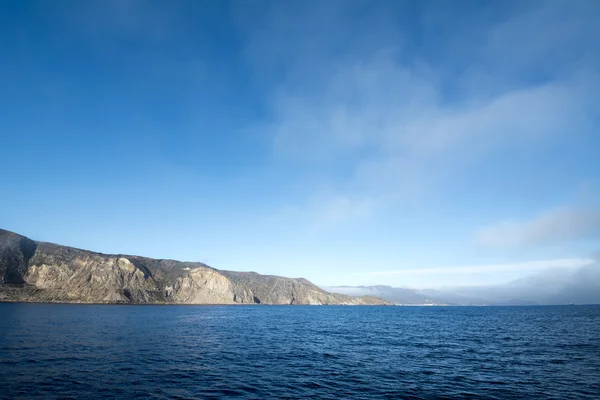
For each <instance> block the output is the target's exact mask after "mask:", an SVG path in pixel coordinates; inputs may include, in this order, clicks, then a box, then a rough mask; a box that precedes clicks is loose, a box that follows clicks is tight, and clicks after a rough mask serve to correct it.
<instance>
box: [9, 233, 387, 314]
mask: <svg viewBox="0 0 600 400" xmlns="http://www.w3.org/2000/svg"><path fill="white" fill-rule="evenodd" d="M0 301H3V302H48V303H107V304H314V305H337V304H343V305H384V304H389V303H388V302H386V301H384V300H381V299H379V298H376V297H372V296H363V297H352V296H347V295H343V294H338V293H330V292H327V291H325V290H323V289H321V288H319V287H318V286H316V285H315V284H313V283H311V282H310V281H308V280H306V279H303V278H284V277H280V276H273V275H261V274H258V273H256V272H237V271H224V270H218V269H215V268H212V267H209V266H208V265H205V264H203V263H199V262H181V261H175V260H163V259H153V258H147V257H140V256H130V255H122V254H118V255H112V254H102V253H96V252H93V251H88V250H81V249H76V248H72V247H67V246H61V245H57V244H53V243H46V242H37V241H34V240H31V239H29V238H27V237H25V236H22V235H19V234H16V233H13V232H10V231H6V230H3V229H0Z"/></svg>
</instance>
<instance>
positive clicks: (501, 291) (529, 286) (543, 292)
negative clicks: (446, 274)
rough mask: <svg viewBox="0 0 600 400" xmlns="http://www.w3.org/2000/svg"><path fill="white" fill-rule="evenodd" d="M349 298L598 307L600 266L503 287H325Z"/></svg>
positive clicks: (413, 302) (548, 272) (542, 274)
mask: <svg viewBox="0 0 600 400" xmlns="http://www.w3.org/2000/svg"><path fill="white" fill-rule="evenodd" d="M325 289H326V290H332V291H335V292H339V293H344V294H347V295H352V296H365V295H368V296H376V297H379V298H382V299H384V300H387V301H389V302H391V303H394V304H398V305H449V306H486V305H559V304H600V263H599V262H597V261H596V262H593V263H591V264H588V265H585V266H583V267H580V268H576V269H548V270H545V271H541V272H537V273H534V274H532V275H530V276H529V277H527V278H524V279H519V280H515V281H512V282H509V283H505V284H498V285H489V286H471V287H468V286H464V287H454V288H450V287H449V288H444V289H439V290H431V289H421V290H419V289H409V288H398V287H391V286H384V285H374V286H332V287H326V288H325Z"/></svg>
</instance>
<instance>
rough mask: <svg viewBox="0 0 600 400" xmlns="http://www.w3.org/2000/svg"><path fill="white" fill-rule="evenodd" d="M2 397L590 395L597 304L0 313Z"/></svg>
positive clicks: (597, 342) (0, 307) (594, 393)
mask: <svg viewBox="0 0 600 400" xmlns="http://www.w3.org/2000/svg"><path fill="white" fill-rule="evenodd" d="M0 320H1V321H2V324H0V337H2V338H3V340H2V341H1V342H0V382H2V386H1V390H0V398H2V399H16V398H32V397H36V398H44V399H96V398H102V399H122V398H129V399H152V398H154V399H171V398H173V399H198V398H202V399H209V398H221V397H232V398H242V399H263V398H298V397H311V398H326V399H334V398H357V399H384V398H414V399H432V398H465V397H472V398H478V399H510V398H525V397H529V398H536V399H550V398H560V399H586V398H587V399H593V398H598V396H600V337H599V336H598V332H599V331H600V306H559V307H369V306H361V307H349V306H322V307H311V306H94V305H43V304H0Z"/></svg>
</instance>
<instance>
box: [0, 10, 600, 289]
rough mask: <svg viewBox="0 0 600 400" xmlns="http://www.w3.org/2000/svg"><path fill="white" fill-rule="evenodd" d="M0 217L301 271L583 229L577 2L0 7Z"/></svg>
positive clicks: (580, 238)
mask: <svg viewBox="0 0 600 400" xmlns="http://www.w3.org/2000/svg"><path fill="white" fill-rule="evenodd" d="M0 8H1V9H0V138H1V141H0V167H1V171H2V175H1V176H2V181H1V185H0V227H2V228H4V229H9V230H12V231H16V232H18V233H21V234H24V235H27V236H29V237H31V238H33V239H37V240H43V241H52V242H56V243H61V244H66V245H70V246H75V247H81V248H86V249H93V250H97V251H101V252H105V253H126V254H139V255H145V256H150V257H158V258H174V259H179V260H193V261H203V262H206V263H208V264H210V265H212V266H214V267H216V268H221V269H234V270H254V271H257V272H260V273H271V274H279V275H285V276H304V277H306V278H308V279H310V280H312V281H314V282H316V283H318V284H322V285H342V284H376V283H380V284H391V285H395V286H414V287H421V286H440V285H444V284H476V283H494V282H504V281H507V280H510V279H513V278H517V277H521V276H524V275H527V274H530V273H532V271H536V270H539V269H544V268H553V267H576V266H579V265H583V264H585V263H586V262H588V260H589V259H590V257H591V256H592V254H593V253H594V252H595V251H597V250H599V249H600V45H599V44H598V43H600V23H598V21H600V2H598V1H596V0H589V1H586V0H579V1H539V2H538V1H515V2H511V1H460V2H448V1H431V2H427V1H411V2H408V1H350V0H343V1H325V2H322V1H274V2H261V1H239V2H206V1H128V0H113V1H75V0H73V1H61V0H57V1H17V0H14V1H10V0H5V1H2V2H1V3H0Z"/></svg>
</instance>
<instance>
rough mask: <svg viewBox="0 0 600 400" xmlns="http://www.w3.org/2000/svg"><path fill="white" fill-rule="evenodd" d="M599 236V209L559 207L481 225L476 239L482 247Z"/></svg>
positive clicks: (563, 240)
mask: <svg viewBox="0 0 600 400" xmlns="http://www.w3.org/2000/svg"><path fill="white" fill-rule="evenodd" d="M599 237H600V208H597V207H596V208H579V209H578V208H562V209H557V210H553V211H550V212H547V213H544V214H541V215H538V216H536V217H534V218H532V219H530V220H527V221H514V220H509V221H502V222H499V223H496V224H494V225H491V226H488V227H484V228H482V229H481V230H479V232H478V233H477V241H478V242H479V243H480V244H483V245H486V246H498V247H504V246H529V245H545V244H553V243H560V242H569V241H575V240H580V239H589V238H599Z"/></svg>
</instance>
